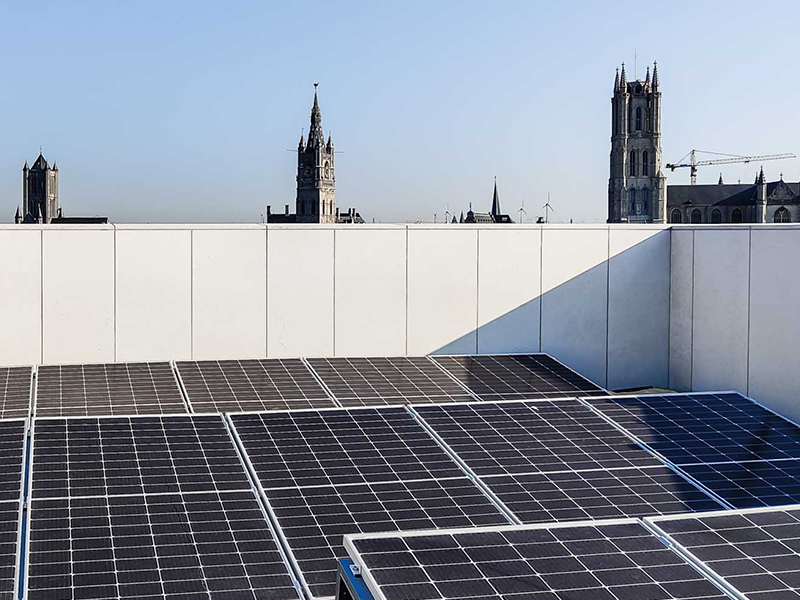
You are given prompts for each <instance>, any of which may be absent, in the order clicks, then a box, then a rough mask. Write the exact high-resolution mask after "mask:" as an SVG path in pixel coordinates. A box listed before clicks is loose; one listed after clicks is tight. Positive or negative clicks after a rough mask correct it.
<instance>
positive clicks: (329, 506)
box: [266, 477, 508, 597]
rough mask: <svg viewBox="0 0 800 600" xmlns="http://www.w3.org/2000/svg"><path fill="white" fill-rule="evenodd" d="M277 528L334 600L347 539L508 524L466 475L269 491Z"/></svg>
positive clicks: (310, 581)
mask: <svg viewBox="0 0 800 600" xmlns="http://www.w3.org/2000/svg"><path fill="white" fill-rule="evenodd" d="M266 495H267V498H268V500H269V503H270V505H271V507H272V510H273V512H274V513H275V515H276V516H277V520H278V525H279V527H280V530H281V532H282V534H283V535H284V536H285V538H286V540H287V543H288V545H289V547H290V549H291V553H292V555H293V557H294V559H295V561H296V562H297V565H298V566H299V569H300V572H301V573H302V576H303V578H304V579H305V581H306V585H307V587H308V589H309V590H310V592H311V595H312V596H314V597H325V596H333V595H334V593H335V590H336V559H337V558H344V557H346V556H347V553H346V552H345V551H344V547H343V545H342V544H343V542H342V536H343V535H344V534H348V533H363V532H373V531H409V530H413V529H434V528H440V527H471V526H475V525H497V524H508V520H507V519H506V518H505V517H504V516H503V514H502V513H501V512H500V511H499V510H498V509H497V508H496V507H495V506H494V504H492V503H491V502H490V501H489V499H488V498H487V497H486V496H484V495H483V493H482V492H481V491H480V490H479V489H478V488H477V487H475V485H474V484H473V483H472V482H471V481H469V480H468V479H467V478H466V477H461V478H458V479H440V480H437V481H433V480H429V481H406V482H395V483H379V484H373V485H339V486H335V487H333V486H325V487H306V488H284V489H273V490H267V492H266Z"/></svg>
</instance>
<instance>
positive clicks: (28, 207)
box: [14, 153, 59, 223]
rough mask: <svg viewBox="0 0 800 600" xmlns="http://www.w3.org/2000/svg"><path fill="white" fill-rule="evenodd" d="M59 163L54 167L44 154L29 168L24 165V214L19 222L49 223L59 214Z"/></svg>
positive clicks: (20, 216) (18, 214)
mask: <svg viewBox="0 0 800 600" xmlns="http://www.w3.org/2000/svg"><path fill="white" fill-rule="evenodd" d="M58 211H59V208H58V165H56V164H55V163H53V166H52V168H51V167H50V165H48V164H47V161H46V160H45V159H44V156H42V154H41V153H40V154H39V158H37V159H36V161H35V162H34V163H33V166H32V167H30V168H28V163H27V162H25V166H24V167H22V214H20V212H19V211H17V215H16V217H15V219H14V220H15V221H16V222H17V223H22V222H24V223H49V222H50V221H52V220H53V219H54V218H55V217H57V216H58Z"/></svg>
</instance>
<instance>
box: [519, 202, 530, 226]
mask: <svg viewBox="0 0 800 600" xmlns="http://www.w3.org/2000/svg"><path fill="white" fill-rule="evenodd" d="M522 215H525V216H526V217H527V216H528V211H526V210H525V198H523V199H522V206H520V207H519V222H520V223H524V222H525V219H524V218H523V217H522Z"/></svg>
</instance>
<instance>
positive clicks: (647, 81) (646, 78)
mask: <svg viewBox="0 0 800 600" xmlns="http://www.w3.org/2000/svg"><path fill="white" fill-rule="evenodd" d="M644 85H645V87H648V86H649V85H650V65H647V75H646V76H645V78H644Z"/></svg>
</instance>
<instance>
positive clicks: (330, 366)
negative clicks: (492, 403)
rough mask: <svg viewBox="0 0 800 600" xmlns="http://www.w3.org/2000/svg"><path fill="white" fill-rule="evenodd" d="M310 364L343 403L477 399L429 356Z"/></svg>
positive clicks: (316, 360) (314, 361) (318, 360)
mask: <svg viewBox="0 0 800 600" xmlns="http://www.w3.org/2000/svg"><path fill="white" fill-rule="evenodd" d="M308 363H309V364H310V365H311V367H312V368H313V369H314V371H315V372H316V373H317V375H318V376H319V378H320V379H321V380H322V382H323V383H324V384H325V385H326V386H327V388H328V389H329V390H330V392H331V394H333V396H334V397H335V398H336V400H337V401H338V402H339V403H340V404H341V405H342V406H375V405H390V404H412V403H431V402H436V403H439V402H465V401H469V400H474V398H473V397H472V395H471V394H470V393H469V392H468V391H467V390H465V389H464V388H463V387H461V386H460V385H459V384H458V383H457V382H455V381H454V380H453V378H452V377H450V376H449V375H448V374H447V373H446V372H445V371H443V370H442V369H440V368H439V367H438V366H436V364H434V363H433V362H431V361H430V360H429V359H427V358H407V357H400V358H311V359H308Z"/></svg>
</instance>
